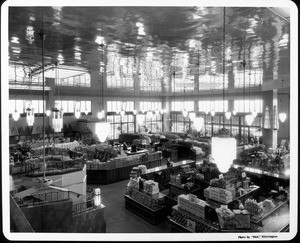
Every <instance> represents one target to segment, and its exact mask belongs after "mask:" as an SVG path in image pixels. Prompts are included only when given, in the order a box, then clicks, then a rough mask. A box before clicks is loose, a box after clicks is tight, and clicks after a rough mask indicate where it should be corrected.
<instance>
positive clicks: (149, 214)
mask: <svg viewBox="0 0 300 243" xmlns="http://www.w3.org/2000/svg"><path fill="white" fill-rule="evenodd" d="M137 193H139V197H137V198H139V199H137V198H136V199H133V198H132V197H130V196H129V195H125V196H124V198H125V208H126V209H128V210H130V211H131V212H133V213H135V214H136V215H138V216H140V217H141V218H143V219H145V220H146V221H148V222H149V223H151V224H153V225H156V224H158V223H160V222H162V221H164V220H166V218H167V208H166V206H164V205H161V206H159V207H155V208H156V209H154V208H153V207H152V208H150V207H149V206H146V205H145V203H144V202H145V200H154V199H153V198H152V197H151V196H150V195H147V194H146V193H142V192H138V191H137ZM161 196H162V197H163V196H164V195H163V194H161ZM137 200H139V201H137Z"/></svg>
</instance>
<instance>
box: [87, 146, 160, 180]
mask: <svg viewBox="0 0 300 243" xmlns="http://www.w3.org/2000/svg"><path fill="white" fill-rule="evenodd" d="M126 158H127V159H128V158H130V156H126ZM132 158H133V159H132V160H131V161H126V163H125V162H124V163H121V162H119V163H118V164H116V163H114V164H113V163H111V162H108V163H106V165H105V166H103V165H102V164H90V163H87V183H88V184H100V185H103V184H104V185H105V184H110V183H113V182H117V181H122V180H126V179H129V177H130V172H131V170H132V168H133V167H136V166H138V165H145V166H146V167H147V168H152V167H157V166H160V165H161V152H156V153H152V154H149V155H148V157H147V158H146V159H147V160H145V161H141V160H140V159H137V158H134V156H133V157H132ZM118 159H120V158H118ZM110 164H111V165H112V166H109V165H110ZM113 166H114V167H113Z"/></svg>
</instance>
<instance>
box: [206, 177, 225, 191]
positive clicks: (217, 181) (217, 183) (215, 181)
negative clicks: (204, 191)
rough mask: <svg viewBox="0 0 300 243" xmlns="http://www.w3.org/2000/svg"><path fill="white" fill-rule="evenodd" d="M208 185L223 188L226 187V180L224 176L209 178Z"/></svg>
mask: <svg viewBox="0 0 300 243" xmlns="http://www.w3.org/2000/svg"><path fill="white" fill-rule="evenodd" d="M209 184H210V186H212V187H218V188H223V189H225V188H226V180H225V179H224V178H221V179H219V178H218V179H217V178H214V179H211V180H210V182H209Z"/></svg>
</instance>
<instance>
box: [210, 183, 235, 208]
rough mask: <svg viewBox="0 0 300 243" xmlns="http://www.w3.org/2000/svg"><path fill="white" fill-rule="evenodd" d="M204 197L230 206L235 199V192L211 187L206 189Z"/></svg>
mask: <svg viewBox="0 0 300 243" xmlns="http://www.w3.org/2000/svg"><path fill="white" fill-rule="evenodd" d="M204 197H206V198H209V199H212V200H215V201H218V202H221V203H224V204H228V203H230V202H231V201H232V200H233V199H234V198H235V190H234V191H233V190H231V189H229V190H227V189H222V188H219V187H211V186H209V187H207V188H206V189H204Z"/></svg>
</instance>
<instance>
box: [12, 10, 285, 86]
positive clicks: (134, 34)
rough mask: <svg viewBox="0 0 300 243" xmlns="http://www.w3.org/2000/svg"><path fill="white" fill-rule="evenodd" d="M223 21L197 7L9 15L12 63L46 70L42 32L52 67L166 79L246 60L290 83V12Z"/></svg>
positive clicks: (228, 15) (239, 13)
mask: <svg viewBox="0 0 300 243" xmlns="http://www.w3.org/2000/svg"><path fill="white" fill-rule="evenodd" d="M282 13H285V16H284V14H282ZM223 14H224V8H223V7H199V6H195V7H191V6H189V7H175V6H174V7H171V6H170V7H95V6H93V7H10V8H9V29H8V30H9V43H10V45H9V58H10V63H18V64H21V65H24V66H29V67H30V68H32V69H34V68H38V67H39V66H40V65H41V49H42V48H41V47H42V42H41V38H40V36H39V33H40V32H41V30H42V29H43V31H44V33H45V34H46V36H45V41H44V55H45V65H46V66H47V65H49V64H53V63H60V64H63V65H68V66H73V67H80V68H85V69H86V70H88V71H96V70H100V66H101V63H102V62H103V61H106V62H107V74H108V75H110V72H111V75H113V73H114V72H113V69H114V66H115V65H117V64H118V65H119V66H120V67H123V72H125V73H133V72H135V71H139V70H138V69H139V68H141V67H142V66H143V65H144V66H145V68H146V67H148V69H149V65H150V69H152V71H153V72H154V73H155V74H153V75H157V76H159V77H160V78H161V77H163V76H165V75H168V74H169V73H170V72H172V70H173V71H176V67H178V70H179V69H180V68H182V67H186V68H187V69H188V75H190V74H191V75H193V74H194V73H195V72H196V71H197V70H198V71H199V72H200V73H204V74H205V73H209V74H221V73H222V64H223V59H224V58H223V57H224V54H225V60H226V69H227V70H232V69H233V68H239V69H240V68H241V63H242V61H243V60H245V63H246V69H248V70H250V69H252V70H253V69H261V70H263V72H264V78H265V79H275V80H276V79H281V76H283V75H285V77H286V76H287V75H289V58H290V23H289V15H288V11H283V12H282V11H281V12H280V9H272V8H266V7H226V8H225V23H224V18H223V17H224V15H223ZM224 34H225V50H224V52H223V40H224V38H223V37H224ZM104 51H105V52H106V53H107V55H106V57H107V59H102V57H103V56H102V53H103V52H104ZM147 65H148V66H147ZM172 66H173V67H174V66H175V69H172ZM179 72H180V70H179Z"/></svg>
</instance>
